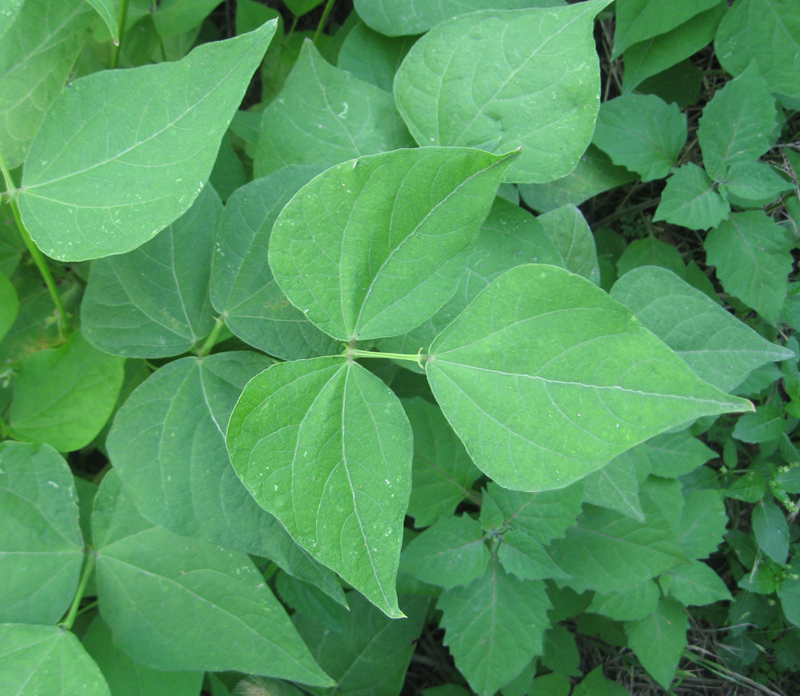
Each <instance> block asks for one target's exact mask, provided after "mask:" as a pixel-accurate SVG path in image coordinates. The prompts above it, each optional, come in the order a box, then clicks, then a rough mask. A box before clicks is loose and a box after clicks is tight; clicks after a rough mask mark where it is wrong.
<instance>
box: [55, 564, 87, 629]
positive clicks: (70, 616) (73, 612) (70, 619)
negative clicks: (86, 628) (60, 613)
mask: <svg viewBox="0 0 800 696" xmlns="http://www.w3.org/2000/svg"><path fill="white" fill-rule="evenodd" d="M94 559H95V556H94V550H93V549H87V552H86V560H85V561H84V564H83V574H82V575H81V581H80V582H79V583H78V590H77V591H76V592H75V599H73V600H72V606H71V607H70V608H69V611H68V612H67V616H66V617H65V618H64V620H63V621H62V622H61V624H60V625H61V626H63V627H64V628H66V629H67V630H68V631H69V630H70V629H71V628H72V624H73V623H74V621H75V617H76V616H77V615H78V607H80V605H81V600H82V599H83V592H84V590H85V589H86V583H88V582H89V577H90V576H91V574H92V571H93V570H94Z"/></svg>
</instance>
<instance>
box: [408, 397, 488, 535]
mask: <svg viewBox="0 0 800 696" xmlns="http://www.w3.org/2000/svg"><path fill="white" fill-rule="evenodd" d="M402 404H403V408H404V409H405V412H406V416H407V417H408V421H409V423H411V430H412V431H413V434H414V462H413V468H412V471H411V479H412V482H411V498H410V500H409V502H408V510H407V512H406V514H408V515H410V516H411V517H413V518H414V526H415V527H428V526H430V525H432V524H433V523H434V522H436V520H437V519H439V518H440V517H443V516H445V515H451V514H452V513H453V512H455V509H456V506H457V505H458V504H459V503H460V502H461V501H462V500H463V499H464V498H469V497H471V493H470V489H471V488H472V484H473V483H475V481H476V479H477V478H478V477H479V476H480V475H481V472H480V471H478V469H476V468H475V465H474V464H473V463H472V460H471V459H470V458H469V455H468V454H467V451H466V450H465V449H464V445H463V444H462V442H461V440H459V439H458V436H457V435H456V434H455V433H454V432H453V429H452V428H451V427H450V424H449V423H448V422H447V420H445V417H444V416H443V415H442V411H441V409H440V408H439V407H438V406H435V405H434V404H431V403H430V402H428V401H425V400H424V399H422V398H421V397H414V398H413V399H403V400H402Z"/></svg>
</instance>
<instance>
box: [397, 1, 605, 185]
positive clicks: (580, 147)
mask: <svg viewBox="0 0 800 696" xmlns="http://www.w3.org/2000/svg"><path fill="white" fill-rule="evenodd" d="M609 3H610V0H591V1H590V2H583V3H579V4H577V5H568V6H565V7H554V8H541V9H538V8H537V9H528V10H510V11H505V12H504V11H498V10H494V9H492V10H486V11H484V12H473V13H470V14H465V15H460V16H458V17H456V18H454V19H451V20H447V21H445V22H442V23H441V24H439V25H437V26H436V27H434V28H433V29H432V30H431V31H429V32H428V33H427V34H426V35H425V36H423V37H422V38H421V39H420V40H419V41H417V43H416V44H414V46H413V47H412V48H411V50H410V51H409V52H408V55H407V56H406V59H405V60H404V61H403V64H402V65H401V66H400V69H399V70H398V71H397V76H396V77H395V82H394V91H395V96H396V99H397V108H398V109H399V110H400V113H401V114H402V116H403V118H404V119H405V121H406V123H407V124H408V127H409V130H410V131H411V134H412V135H413V136H414V138H416V140H417V142H418V143H419V144H420V145H462V146H471V147H479V148H485V149H489V150H491V151H494V152H507V151H508V150H511V149H513V148H518V147H521V148H522V151H521V154H520V156H519V158H518V159H517V160H515V161H514V162H512V163H511V165H510V166H509V168H508V170H507V171H506V173H505V175H504V180H505V181H513V182H521V183H544V182H547V181H553V180H554V179H558V178H560V177H562V176H565V175H566V174H569V173H570V172H571V171H572V170H573V169H574V168H575V165H576V164H577V163H578V160H579V159H580V156H581V155H582V154H583V152H584V150H585V149H586V147H587V146H588V145H589V142H590V141H591V139H592V132H593V130H594V122H595V118H596V116H597V109H598V107H599V77H600V76H599V68H598V63H597V54H596V52H595V44H594V39H593V38H592V30H593V27H594V18H595V15H597V13H598V12H600V10H602V9H603V8H604V7H606V6H607V5H608V4H609Z"/></svg>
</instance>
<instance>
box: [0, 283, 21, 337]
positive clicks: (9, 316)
mask: <svg viewBox="0 0 800 696" xmlns="http://www.w3.org/2000/svg"><path fill="white" fill-rule="evenodd" d="M18 313H19V299H18V298H17V291H16V290H15V289H14V286H13V285H12V284H11V281H10V280H9V279H8V276H7V275H5V273H0V341H2V340H3V337H4V336H5V335H6V334H7V333H8V330H9V329H10V328H11V327H12V326H14V322H15V321H16V320H17V314H18Z"/></svg>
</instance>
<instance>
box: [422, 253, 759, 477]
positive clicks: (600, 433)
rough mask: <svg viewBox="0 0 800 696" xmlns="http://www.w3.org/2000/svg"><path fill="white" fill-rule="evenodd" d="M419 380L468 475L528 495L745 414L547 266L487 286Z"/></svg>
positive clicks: (578, 283)
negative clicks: (661, 440) (464, 457)
mask: <svg viewBox="0 0 800 696" xmlns="http://www.w3.org/2000/svg"><path fill="white" fill-rule="evenodd" d="M426 369H427V373H428V379H429V381H430V383H431V387H432V389H433V392H434V395H435V396H436V399H437V401H438V403H439V404H440V406H441V407H442V411H443V412H444V414H445V416H446V417H447V419H448V420H449V421H450V423H451V425H452V426H453V428H454V430H455V431H456V433H458V435H459V437H460V438H461V439H462V440H463V441H464V444H465V445H466V448H467V451H468V452H469V453H470V456H471V457H472V459H473V461H474V462H475V464H476V465H477V466H478V468H479V469H481V470H482V471H484V472H485V473H487V474H488V475H489V476H491V477H492V478H493V479H494V480H495V481H497V482H498V483H499V484H500V485H502V486H505V487H506V488H516V489H520V490H528V491H534V490H547V489H551V488H560V487H563V486H565V485H567V484H568V483H570V482H572V481H575V480H577V479H580V478H582V477H584V476H586V475H587V474H589V473H591V472H592V471H596V470H597V469H599V468H601V467H602V466H604V465H605V464H607V463H608V462H609V461H611V459H613V458H614V457H615V456H616V455H618V454H620V453H621V452H623V451H625V450H626V449H629V448H630V447H633V446H634V445H636V444H638V443H639V442H642V441H644V440H646V439H648V438H650V437H652V436H654V435H656V434H658V433H659V432H662V431H664V430H667V429H669V428H671V427H674V426H676V425H680V424H681V423H685V422H686V421H688V420H692V419H694V418H697V417H699V416H701V415H712V414H718V413H722V412H725V411H729V410H736V409H741V410H749V409H751V408H752V407H751V406H750V404H749V403H748V402H746V401H743V400H741V399H735V398H731V397H728V396H726V395H725V394H723V393H722V392H720V391H719V390H717V389H716V388H714V387H712V386H711V385H707V384H705V383H704V382H702V381H701V380H699V379H698V378H697V377H696V376H695V375H694V373H692V372H691V370H689V368H688V367H686V365H685V363H684V362H683V361H682V360H681V359H680V358H679V357H678V356H677V355H675V354H674V353H672V352H671V351H670V350H669V349H668V348H667V347H666V346H664V344H662V343H661V342H660V341H659V340H658V339H656V338H655V337H654V336H653V335H652V334H651V333H650V332H649V331H648V330H647V329H645V328H644V326H642V325H641V324H640V323H639V322H638V321H636V320H635V318H634V317H633V315H632V314H630V312H629V311H628V310H627V309H626V308H624V307H623V306H622V305H620V304H618V303H617V302H615V301H613V300H612V299H611V298H609V297H608V295H606V293H604V292H603V291H602V290H600V289H599V288H597V287H596V286H594V285H592V283H590V282H589V281H587V280H585V279H583V278H580V277H579V276H576V275H573V274H571V273H569V272H567V271H564V270H562V269H559V268H556V267H554V266H545V265H538V266H537V265H527V266H519V267H517V268H515V269H512V270H510V271H508V272H507V273H505V274H503V275H502V276H500V277H499V278H497V279H496V280H495V281H494V282H493V283H492V284H491V285H490V286H489V287H487V288H486V290H484V291H483V292H482V293H481V294H480V295H479V296H478V297H477V298H476V299H475V300H474V301H473V302H472V304H470V305H469V307H467V308H466V309H465V310H464V312H462V313H461V314H460V315H459V316H458V318H457V319H456V320H455V321H453V323H452V324H450V325H449V326H448V327H447V328H446V329H445V330H444V331H443V332H442V333H441V334H440V335H439V336H438V337H437V338H436V340H435V341H434V343H433V345H432V346H431V350H430V355H429V356H428V362H427V364H426Z"/></svg>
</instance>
